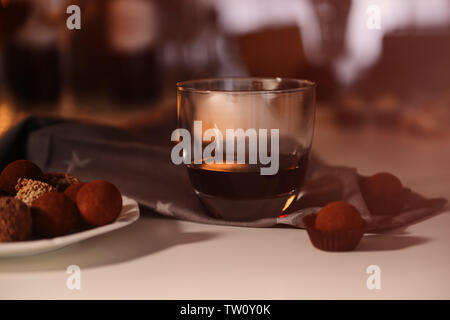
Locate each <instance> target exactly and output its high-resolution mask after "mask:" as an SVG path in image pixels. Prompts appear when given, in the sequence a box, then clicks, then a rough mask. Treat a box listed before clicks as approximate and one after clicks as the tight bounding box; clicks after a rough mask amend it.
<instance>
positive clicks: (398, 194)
mask: <svg viewBox="0 0 450 320" xmlns="http://www.w3.org/2000/svg"><path fill="white" fill-rule="evenodd" d="M359 185H360V188H361V193H362V196H363V198H364V201H365V202H366V205H367V208H368V209H369V211H370V213H372V214H374V215H391V214H394V213H399V212H400V211H401V210H402V209H403V205H404V202H405V196H406V191H405V188H403V185H402V183H401V182H400V180H399V179H398V178H397V177H396V176H394V175H393V174H390V173H387V172H381V173H377V174H375V175H373V176H371V177H368V178H362V179H361V181H360V183H359Z"/></svg>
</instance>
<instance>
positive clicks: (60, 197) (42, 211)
mask: <svg viewBox="0 0 450 320" xmlns="http://www.w3.org/2000/svg"><path fill="white" fill-rule="evenodd" d="M31 212H32V214H33V219H34V232H35V233H36V235H38V236H41V237H57V236H63V235H66V234H68V233H70V232H71V231H72V230H73V229H75V227H76V226H77V225H78V219H79V216H78V210H77V207H76V205H75V204H74V203H73V201H72V200H70V199H69V198H68V197H67V196H66V195H64V194H63V193H60V192H48V193H46V194H44V195H43V196H42V197H40V198H39V199H37V200H35V201H34V202H33V204H32V207H31Z"/></svg>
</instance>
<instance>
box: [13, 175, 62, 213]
mask: <svg viewBox="0 0 450 320" xmlns="http://www.w3.org/2000/svg"><path fill="white" fill-rule="evenodd" d="M16 191H17V194H16V198H17V199H19V200H21V201H23V202H24V203H25V204H26V205H27V206H28V207H31V204H32V203H33V201H34V200H36V199H39V198H40V197H41V196H42V195H44V194H45V193H47V192H53V191H56V189H55V188H54V187H52V186H51V185H49V184H47V183H45V182H41V181H36V180H31V179H22V178H20V179H19V180H18V181H17V185H16Z"/></svg>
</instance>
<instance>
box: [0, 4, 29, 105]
mask: <svg viewBox="0 0 450 320" xmlns="http://www.w3.org/2000/svg"><path fill="white" fill-rule="evenodd" d="M30 8H31V6H30V5H29V3H28V2H27V1H24V0H17V1H14V2H12V1H5V0H3V1H0V98H2V99H3V98H4V96H5V91H6V90H5V87H6V86H5V74H4V65H5V61H4V53H5V49H6V46H7V44H8V43H10V40H11V35H13V34H15V32H16V31H17V29H18V28H20V27H21V26H22V25H23V24H24V23H25V20H26V19H27V17H28V15H29V13H30Z"/></svg>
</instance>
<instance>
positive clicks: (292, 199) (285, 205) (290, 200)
mask: <svg viewBox="0 0 450 320" xmlns="http://www.w3.org/2000/svg"><path fill="white" fill-rule="evenodd" d="M294 199H295V195H292V196H290V197H289V199H287V200H286V203H285V204H284V208H283V210H281V211H285V210H286V209H287V208H289V206H290V205H291V204H292V201H294Z"/></svg>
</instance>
